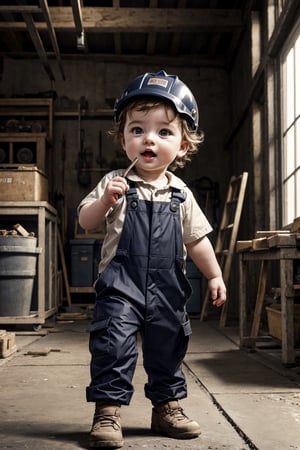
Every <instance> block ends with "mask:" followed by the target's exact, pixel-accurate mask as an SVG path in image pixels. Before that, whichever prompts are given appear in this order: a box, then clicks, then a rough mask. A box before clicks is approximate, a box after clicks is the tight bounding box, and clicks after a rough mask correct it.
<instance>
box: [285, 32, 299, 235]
mask: <svg viewBox="0 0 300 450" xmlns="http://www.w3.org/2000/svg"><path fill="white" fill-rule="evenodd" d="M281 76H282V90H281V102H282V107H283V108H282V113H283V114H282V126H281V131H282V136H281V137H282V225H283V226H286V225H289V224H291V223H292V222H293V220H294V219H295V218H296V217H298V216H300V116H299V115H300V23H298V25H297V26H296V29H295V30H294V31H293V33H292V34H291V36H290V38H289V39H288V42H287V44H286V46H285V48H284V49H283V51H282V55H281Z"/></svg>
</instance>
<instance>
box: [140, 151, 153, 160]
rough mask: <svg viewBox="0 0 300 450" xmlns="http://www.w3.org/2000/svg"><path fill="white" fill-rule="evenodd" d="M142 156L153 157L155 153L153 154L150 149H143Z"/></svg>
mask: <svg viewBox="0 0 300 450" xmlns="http://www.w3.org/2000/svg"><path fill="white" fill-rule="evenodd" d="M142 156H143V157H144V158H154V157H155V156H156V154H155V153H154V152H153V151H152V150H145V151H144V152H143V153H142Z"/></svg>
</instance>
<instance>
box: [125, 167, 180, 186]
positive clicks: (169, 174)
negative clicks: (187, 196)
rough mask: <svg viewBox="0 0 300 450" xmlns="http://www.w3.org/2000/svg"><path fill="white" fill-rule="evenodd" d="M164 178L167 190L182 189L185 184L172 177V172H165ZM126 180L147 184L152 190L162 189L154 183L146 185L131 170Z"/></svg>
mask: <svg viewBox="0 0 300 450" xmlns="http://www.w3.org/2000/svg"><path fill="white" fill-rule="evenodd" d="M166 176H167V178H168V185H167V186H168V188H170V187H173V188H176V189H180V190H181V189H183V188H184V187H185V186H186V183H184V181H183V180H182V179H181V178H178V177H177V176H176V175H174V174H173V173H172V172H169V171H167V172H166ZM127 178H129V180H131V181H135V182H137V183H142V184H144V185H146V184H148V185H150V186H153V187H154V188H156V189H157V188H159V189H163V187H162V186H161V184H160V185H159V186H157V185H156V184H155V183H148V182H146V181H144V180H143V179H142V178H141V177H139V176H138V175H137V174H136V173H135V172H134V171H133V170H132V171H130V172H129V174H128V175H127Z"/></svg>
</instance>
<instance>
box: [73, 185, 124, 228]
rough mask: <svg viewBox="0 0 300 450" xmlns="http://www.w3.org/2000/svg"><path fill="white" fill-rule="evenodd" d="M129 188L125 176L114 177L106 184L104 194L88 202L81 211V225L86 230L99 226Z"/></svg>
mask: <svg viewBox="0 0 300 450" xmlns="http://www.w3.org/2000/svg"><path fill="white" fill-rule="evenodd" d="M127 190H128V184H127V183H126V180H125V178H123V177H114V178H112V179H111V180H110V181H109V182H108V183H107V185H106V187H105V190H104V192H103V195H102V196H101V197H100V198H98V199H97V200H95V201H93V202H89V203H86V204H85V205H83V206H82V208H81V209H80V212H79V218H78V220H79V225H80V226H81V227H82V228H84V229H85V230H93V229H95V228H98V227H99V225H100V224H101V223H102V221H103V220H104V218H105V214H106V213H107V211H108V210H109V209H110V208H111V207H112V206H113V205H114V204H115V203H116V202H117V201H118V198H119V197H120V196H121V195H124V194H125V192H126V191H127Z"/></svg>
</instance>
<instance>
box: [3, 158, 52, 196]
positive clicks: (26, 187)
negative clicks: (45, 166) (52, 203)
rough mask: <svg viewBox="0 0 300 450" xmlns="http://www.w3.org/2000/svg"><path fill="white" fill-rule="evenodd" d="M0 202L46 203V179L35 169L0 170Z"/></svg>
mask: <svg viewBox="0 0 300 450" xmlns="http://www.w3.org/2000/svg"><path fill="white" fill-rule="evenodd" d="M0 201H3V202H9V201H48V178H47V177H46V175H45V174H44V173H43V172H41V171H40V170H39V169H37V168H36V167H22V168H17V169H12V170H6V169H1V170H0Z"/></svg>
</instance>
